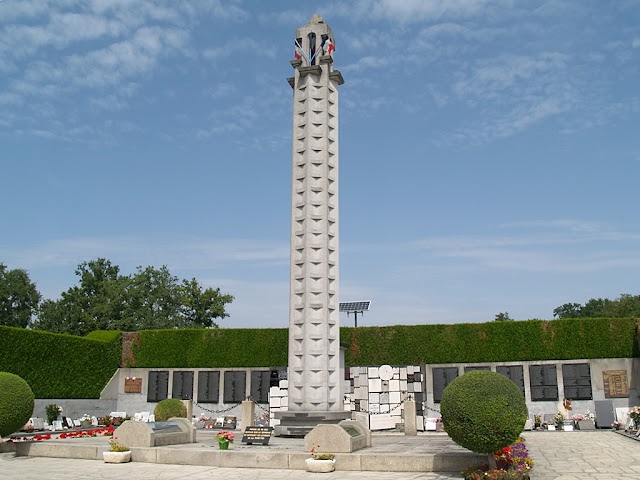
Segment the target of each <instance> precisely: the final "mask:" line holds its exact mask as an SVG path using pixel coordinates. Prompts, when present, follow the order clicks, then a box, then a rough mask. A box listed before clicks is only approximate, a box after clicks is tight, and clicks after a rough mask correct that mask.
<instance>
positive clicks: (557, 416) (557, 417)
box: [553, 412, 564, 430]
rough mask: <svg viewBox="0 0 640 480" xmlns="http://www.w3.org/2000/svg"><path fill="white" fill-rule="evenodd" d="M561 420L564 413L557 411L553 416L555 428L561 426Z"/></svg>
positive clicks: (562, 420)
mask: <svg viewBox="0 0 640 480" xmlns="http://www.w3.org/2000/svg"><path fill="white" fill-rule="evenodd" d="M563 422H564V415H563V414H562V413H560V412H558V413H556V414H555V415H554V416H553V423H555V424H556V428H557V429H558V430H560V429H561V428H562V425H563Z"/></svg>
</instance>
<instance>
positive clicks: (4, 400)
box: [0, 372, 35, 437]
mask: <svg viewBox="0 0 640 480" xmlns="http://www.w3.org/2000/svg"><path fill="white" fill-rule="evenodd" d="M34 398H35V397H34V395H33V391H32V390H31V387H30V386H29V384H28V383H27V382H25V381H24V380H23V379H22V378H20V377H19V376H18V375H14V374H13V373H7V372H0V437H4V436H6V435H9V434H11V433H14V432H17V431H18V430H20V429H21V428H22V427H23V426H24V424H25V423H27V421H28V420H29V418H30V417H31V414H32V413H33V403H34Z"/></svg>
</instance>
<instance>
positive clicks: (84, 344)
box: [0, 326, 121, 398]
mask: <svg viewBox="0 0 640 480" xmlns="http://www.w3.org/2000/svg"><path fill="white" fill-rule="evenodd" d="M0 353H1V354H0V371H4V372H10V373H13V374H15V375H18V376H20V377H22V378H23V379H24V380H25V381H26V382H27V383H28V384H29V385H30V386H31V388H32V390H33V393H34V394H35V396H36V398H99V397H100V392H101V391H102V389H103V388H104V386H105V385H106V384H107V382H108V381H109V379H110V378H111V376H112V375H113V373H114V372H115V371H116V370H117V369H118V367H119V366H120V357H121V342H120V335H117V336H116V337H115V338H114V339H113V340H112V341H110V342H104V341H100V340H92V339H89V338H83V337H76V336H72V335H60V334H56V333H48V332H41V331H34V330H25V329H24V328H14V327H4V326H0Z"/></svg>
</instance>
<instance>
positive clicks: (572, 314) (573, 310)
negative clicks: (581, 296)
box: [553, 303, 582, 318]
mask: <svg viewBox="0 0 640 480" xmlns="http://www.w3.org/2000/svg"><path fill="white" fill-rule="evenodd" d="M581 309H582V305H580V304H579V303H565V304H564V305H560V306H559V307H557V308H554V309H553V316H554V317H558V318H581V317H582V312H581Z"/></svg>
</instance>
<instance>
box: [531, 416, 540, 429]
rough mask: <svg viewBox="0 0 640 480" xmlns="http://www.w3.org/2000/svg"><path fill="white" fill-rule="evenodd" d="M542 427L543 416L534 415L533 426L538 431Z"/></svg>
mask: <svg viewBox="0 0 640 480" xmlns="http://www.w3.org/2000/svg"><path fill="white" fill-rule="evenodd" d="M541 425H542V416H541V415H534V416H533V426H534V427H535V428H536V429H538V428H540V426H541Z"/></svg>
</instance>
